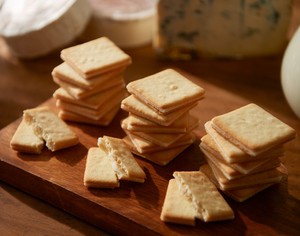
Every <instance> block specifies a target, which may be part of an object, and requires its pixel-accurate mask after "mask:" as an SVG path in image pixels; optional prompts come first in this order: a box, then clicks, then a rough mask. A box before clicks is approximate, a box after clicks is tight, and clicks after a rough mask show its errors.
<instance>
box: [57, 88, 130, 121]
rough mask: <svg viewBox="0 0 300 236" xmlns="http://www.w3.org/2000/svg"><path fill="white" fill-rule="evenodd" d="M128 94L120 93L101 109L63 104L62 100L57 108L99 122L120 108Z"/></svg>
mask: <svg viewBox="0 0 300 236" xmlns="http://www.w3.org/2000/svg"><path fill="white" fill-rule="evenodd" d="M127 95H128V94H127V92H126V91H125V90H124V91H122V92H120V93H118V95H117V96H115V97H114V98H113V99H111V100H110V101H109V102H106V103H105V104H104V105H103V106H100V107H99V108H97V109H96V110H95V109H90V108H87V107H83V106H79V105H76V104H73V103H69V102H63V101H62V100H60V99H57V100H56V106H57V107H60V108H62V109H64V110H67V111H71V112H73V113H76V114H78V115H81V116H85V117H87V118H89V119H93V120H99V119H101V118H102V117H104V116H105V115H107V114H108V113H109V112H110V111H112V109H113V108H114V107H115V106H117V105H118V106H120V103H121V101H122V100H123V99H124V98H125V97H126V96H127Z"/></svg>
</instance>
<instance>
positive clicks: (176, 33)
mask: <svg viewBox="0 0 300 236" xmlns="http://www.w3.org/2000/svg"><path fill="white" fill-rule="evenodd" d="M291 9H292V0H226V1H224V0H190V1H185V0H179V1H172V0H161V1H160V2H159V4H158V9H157V12H158V17H157V32H156V35H155V39H154V47H155V49H156V51H157V53H158V54H159V55H161V56H162V57H167V58H173V59H190V58H192V57H193V56H197V57H198V56H204V57H206V56H208V57H225V58H243V57H253V56H267V55H273V54H277V53H279V52H281V51H282V50H283V49H284V47H285V45H286V35H287V31H288V27H289V22H290V17H291V13H292V11H291Z"/></svg>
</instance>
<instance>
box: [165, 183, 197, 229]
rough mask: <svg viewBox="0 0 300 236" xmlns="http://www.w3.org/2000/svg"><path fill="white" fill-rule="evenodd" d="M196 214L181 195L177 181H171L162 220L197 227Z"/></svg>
mask: <svg viewBox="0 0 300 236" xmlns="http://www.w3.org/2000/svg"><path fill="white" fill-rule="evenodd" d="M195 217H196V212H195V210H194V208H193V206H192V204H191V203H190V202H189V201H188V200H186V199H185V198H184V197H183V196H182V195H181V193H180V191H179V188H178V185H177V183H176V180H175V179H170V181H169V184H168V188H167V193H166V196H165V200H164V204H163V207H162V211H161V214H160V219H161V220H162V221H165V222H170V223H175V224H184V225H191V226H195Z"/></svg>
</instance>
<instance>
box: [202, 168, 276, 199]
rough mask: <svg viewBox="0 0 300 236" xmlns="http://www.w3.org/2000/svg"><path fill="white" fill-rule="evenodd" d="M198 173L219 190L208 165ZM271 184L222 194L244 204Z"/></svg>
mask: <svg viewBox="0 0 300 236" xmlns="http://www.w3.org/2000/svg"><path fill="white" fill-rule="evenodd" d="M200 171H201V172H203V173H204V174H206V175H207V176H208V177H209V179H210V180H211V182H213V183H214V184H215V185H216V186H217V188H220V186H219V185H218V181H217V180H216V178H215V176H214V173H213V172H212V170H211V168H210V166H209V165H208V164H204V165H202V166H201V167H200ZM272 185H273V184H261V185H257V186H253V187H248V188H242V189H235V190H230V191H224V193H225V194H226V195H227V196H229V197H231V198H232V199H233V200H235V201H237V202H244V201H246V200H247V199H249V198H251V197H253V196H254V195H255V194H257V193H259V192H261V191H263V190H264V189H266V188H268V187H270V186H272Z"/></svg>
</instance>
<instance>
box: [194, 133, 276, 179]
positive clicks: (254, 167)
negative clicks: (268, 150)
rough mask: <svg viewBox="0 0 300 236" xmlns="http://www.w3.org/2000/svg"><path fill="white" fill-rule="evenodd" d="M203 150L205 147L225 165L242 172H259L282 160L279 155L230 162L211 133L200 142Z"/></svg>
mask: <svg viewBox="0 0 300 236" xmlns="http://www.w3.org/2000/svg"><path fill="white" fill-rule="evenodd" d="M200 148H201V150H202V149H204V150H205V151H207V152H209V153H210V154H211V155H213V157H214V158H217V159H218V162H221V163H224V165H227V166H229V167H230V168H232V169H235V170H237V171H238V172H240V173H241V174H251V173H254V172H257V171H258V170H259V169H261V168H264V167H268V166H269V165H271V166H273V168H274V167H275V166H276V163H278V165H279V164H280V160H279V158H278V157H271V158H263V159H258V160H256V158H255V157H252V156H250V157H252V159H253V158H255V160H254V161H248V162H242V163H228V162H227V161H226V159H225V158H223V156H222V155H221V153H220V151H219V149H218V147H217V145H216V144H215V142H214V141H213V139H212V138H211V136H210V135H209V134H207V135H204V136H203V137H202V138H201V143H200Z"/></svg>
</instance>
